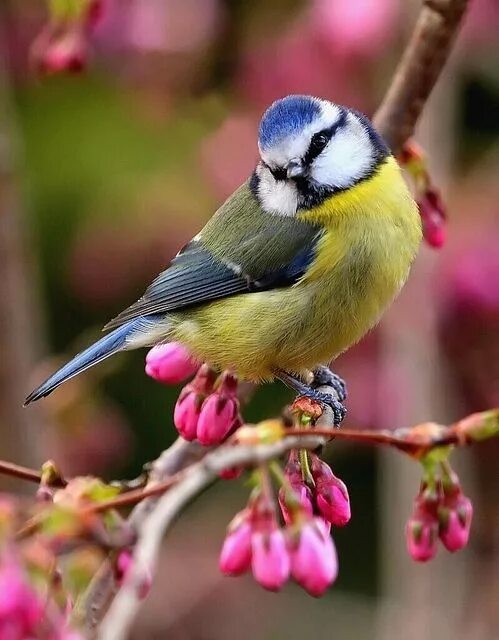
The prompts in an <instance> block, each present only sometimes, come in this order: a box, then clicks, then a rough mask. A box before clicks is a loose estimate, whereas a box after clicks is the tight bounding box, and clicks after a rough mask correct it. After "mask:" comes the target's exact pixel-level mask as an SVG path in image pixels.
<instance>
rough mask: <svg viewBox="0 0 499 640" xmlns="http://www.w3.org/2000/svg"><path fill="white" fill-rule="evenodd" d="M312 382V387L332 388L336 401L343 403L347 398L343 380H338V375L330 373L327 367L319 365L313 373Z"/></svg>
mask: <svg viewBox="0 0 499 640" xmlns="http://www.w3.org/2000/svg"><path fill="white" fill-rule="evenodd" d="M313 374H314V381H313V382H312V385H311V386H312V387H313V388H316V387H323V386H328V387H332V388H333V389H334V390H335V391H336V395H337V396H338V400H339V401H340V402H343V401H344V400H346V398H347V385H346V383H345V381H344V380H343V378H340V376H339V375H337V374H336V373H334V372H333V371H331V369H330V368H329V367H326V366H324V365H320V366H319V367H317V368H316V369H314V371H313Z"/></svg>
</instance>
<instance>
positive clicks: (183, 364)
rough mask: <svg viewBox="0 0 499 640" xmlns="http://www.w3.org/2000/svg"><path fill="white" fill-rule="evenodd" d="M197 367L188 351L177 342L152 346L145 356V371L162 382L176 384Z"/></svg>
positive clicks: (191, 373)
mask: <svg viewBox="0 0 499 640" xmlns="http://www.w3.org/2000/svg"><path fill="white" fill-rule="evenodd" d="M197 369H199V363H198V362H196V361H195V360H194V359H193V358H192V356H191V354H190V353H189V351H188V350H187V349H186V348H185V347H184V346H183V345H181V344H180V343H179V342H169V343H168V344H159V345H157V346H156V347H153V348H152V349H151V350H150V351H149V353H148V354H147V356H146V373H147V375H148V376H151V378H154V380H157V381H158V382H162V383H164V384H177V383H178V382H182V380H185V379H186V378H188V377H189V376H191V375H193V374H194V373H195V372H196V371H197Z"/></svg>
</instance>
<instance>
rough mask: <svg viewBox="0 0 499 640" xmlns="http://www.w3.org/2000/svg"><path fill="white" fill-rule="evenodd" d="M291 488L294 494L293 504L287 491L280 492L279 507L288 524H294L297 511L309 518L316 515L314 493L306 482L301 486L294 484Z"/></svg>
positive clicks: (282, 489) (281, 490)
mask: <svg viewBox="0 0 499 640" xmlns="http://www.w3.org/2000/svg"><path fill="white" fill-rule="evenodd" d="M291 486H292V488H293V492H294V499H293V500H292V501H291V502H290V499H289V496H288V495H287V492H286V490H285V489H284V488H281V489H280V490H279V506H280V507H281V512H282V517H283V518H284V522H285V523H286V524H292V522H293V514H294V513H295V512H296V510H297V509H299V510H300V511H301V512H302V513H305V514H306V515H308V516H312V515H313V513H314V505H313V498H312V492H311V491H310V489H309V487H307V485H306V484H305V483H304V482H302V483H301V485H300V484H292V485H291Z"/></svg>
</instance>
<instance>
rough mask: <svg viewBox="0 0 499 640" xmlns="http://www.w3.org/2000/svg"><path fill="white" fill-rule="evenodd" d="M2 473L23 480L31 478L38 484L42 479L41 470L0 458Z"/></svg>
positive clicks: (0, 470) (0, 472)
mask: <svg viewBox="0 0 499 640" xmlns="http://www.w3.org/2000/svg"><path fill="white" fill-rule="evenodd" d="M0 474H2V475H5V476H12V477H13V478H20V479H21V480H30V481H31V482H36V483H37V484H40V482H41V480H42V474H41V473H40V472H39V471H35V470H34V469H29V468H28V467H23V466H22V465H20V464H14V463H13V462H6V461H5V460H0Z"/></svg>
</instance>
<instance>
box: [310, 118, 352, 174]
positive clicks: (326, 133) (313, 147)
mask: <svg viewBox="0 0 499 640" xmlns="http://www.w3.org/2000/svg"><path fill="white" fill-rule="evenodd" d="M346 119H347V112H346V110H345V109H342V110H341V113H340V117H339V118H338V120H337V121H336V122H335V123H334V124H333V125H331V126H330V127H328V128H327V129H322V131H318V132H317V133H314V135H313V136H312V140H311V141H310V145H309V147H308V150H307V153H306V154H305V157H304V158H303V160H304V162H305V164H310V163H311V162H313V161H314V160H315V158H317V156H318V155H319V154H320V153H321V152H322V151H324V149H325V148H326V146H327V145H328V143H329V141H330V140H331V138H332V137H333V136H334V134H335V133H336V132H337V131H338V129H341V128H342V127H343V126H344V125H345V122H346Z"/></svg>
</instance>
